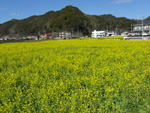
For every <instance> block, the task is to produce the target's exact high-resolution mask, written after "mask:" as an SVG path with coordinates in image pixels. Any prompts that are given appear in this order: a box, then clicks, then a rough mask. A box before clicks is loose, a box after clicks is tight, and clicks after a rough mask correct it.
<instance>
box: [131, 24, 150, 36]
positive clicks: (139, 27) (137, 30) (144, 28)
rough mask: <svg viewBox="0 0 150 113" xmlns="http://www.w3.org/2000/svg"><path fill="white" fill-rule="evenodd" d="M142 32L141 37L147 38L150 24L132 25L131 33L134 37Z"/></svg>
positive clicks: (149, 33) (149, 32)
mask: <svg viewBox="0 0 150 113" xmlns="http://www.w3.org/2000/svg"><path fill="white" fill-rule="evenodd" d="M142 31H143V35H145V36H147V35H150V23H149V24H143V25H142V24H135V25H133V31H132V32H133V33H135V35H137V36H138V35H142Z"/></svg>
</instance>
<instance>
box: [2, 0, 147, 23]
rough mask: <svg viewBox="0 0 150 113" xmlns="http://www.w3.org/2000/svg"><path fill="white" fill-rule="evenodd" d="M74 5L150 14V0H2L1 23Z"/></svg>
mask: <svg viewBox="0 0 150 113" xmlns="http://www.w3.org/2000/svg"><path fill="white" fill-rule="evenodd" d="M67 5H72V6H75V7H78V8H79V9H80V10H81V11H82V12H84V13H85V14H91V15H102V14H112V15H114V16H116V17H126V18H130V19H141V18H142V17H145V18H146V17H148V16H150V0H0V23H4V22H6V21H9V20H11V19H24V18H27V17H29V16H32V15H41V14H44V13H46V12H48V11H51V10H53V11H57V10H61V9H62V8H64V7H66V6H67Z"/></svg>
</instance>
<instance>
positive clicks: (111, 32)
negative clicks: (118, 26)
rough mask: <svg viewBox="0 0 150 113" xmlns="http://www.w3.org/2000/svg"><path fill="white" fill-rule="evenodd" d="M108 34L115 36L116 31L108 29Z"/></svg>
mask: <svg viewBox="0 0 150 113" xmlns="http://www.w3.org/2000/svg"><path fill="white" fill-rule="evenodd" d="M106 35H107V36H115V35H116V34H115V32H114V31H107V33H106Z"/></svg>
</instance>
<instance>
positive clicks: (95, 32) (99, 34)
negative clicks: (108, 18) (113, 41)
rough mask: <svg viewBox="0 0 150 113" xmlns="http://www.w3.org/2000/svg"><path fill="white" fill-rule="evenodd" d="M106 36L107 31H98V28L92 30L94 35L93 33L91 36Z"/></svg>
mask: <svg viewBox="0 0 150 113" xmlns="http://www.w3.org/2000/svg"><path fill="white" fill-rule="evenodd" d="M104 36H106V31H96V30H94V31H93V32H92V35H91V37H94V38H96V37H104Z"/></svg>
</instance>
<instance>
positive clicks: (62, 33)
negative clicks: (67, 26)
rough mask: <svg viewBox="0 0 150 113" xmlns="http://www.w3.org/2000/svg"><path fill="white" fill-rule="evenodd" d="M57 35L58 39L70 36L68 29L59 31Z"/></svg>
mask: <svg viewBox="0 0 150 113" xmlns="http://www.w3.org/2000/svg"><path fill="white" fill-rule="evenodd" d="M59 37H60V39H64V38H70V37H71V32H68V31H63V32H59Z"/></svg>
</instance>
